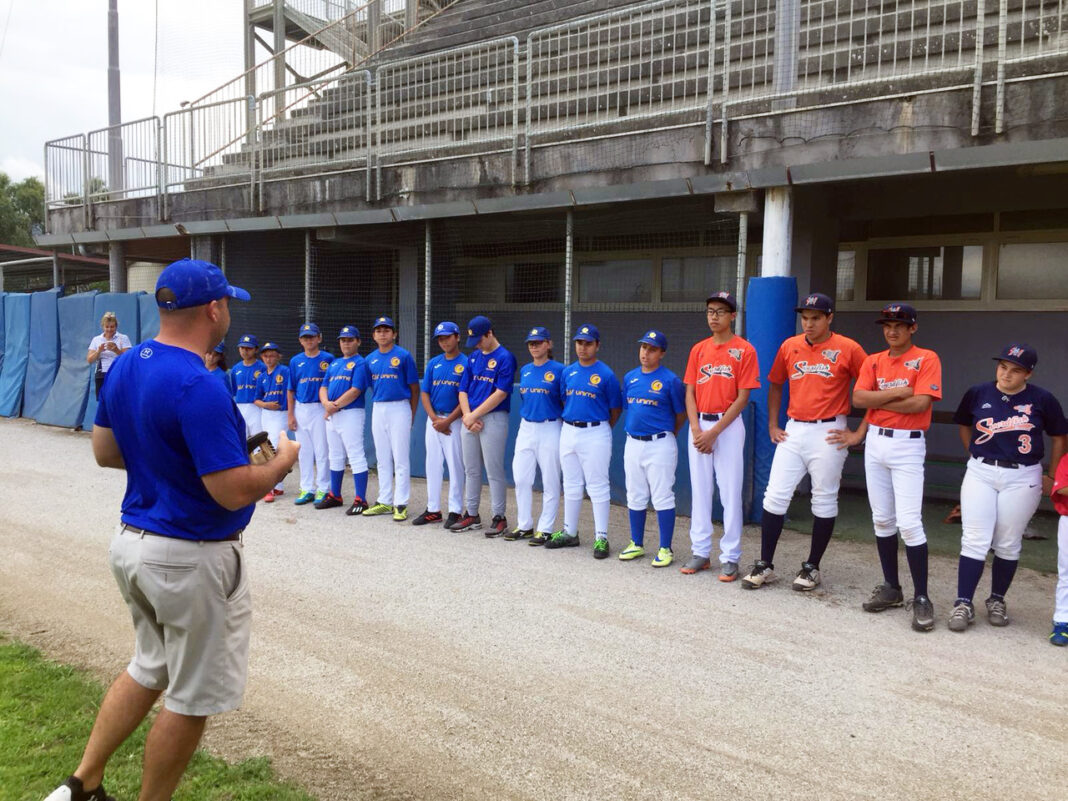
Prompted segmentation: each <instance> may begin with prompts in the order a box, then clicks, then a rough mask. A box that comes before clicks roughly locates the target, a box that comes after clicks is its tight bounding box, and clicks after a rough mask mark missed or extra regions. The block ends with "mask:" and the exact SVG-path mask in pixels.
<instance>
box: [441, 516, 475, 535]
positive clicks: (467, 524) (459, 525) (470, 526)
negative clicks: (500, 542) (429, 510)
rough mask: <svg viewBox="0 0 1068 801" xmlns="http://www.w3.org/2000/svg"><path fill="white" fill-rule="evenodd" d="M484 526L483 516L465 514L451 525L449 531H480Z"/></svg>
mask: <svg viewBox="0 0 1068 801" xmlns="http://www.w3.org/2000/svg"><path fill="white" fill-rule="evenodd" d="M480 528H482V518H481V517H479V516H478V515H468V514H465V515H464V516H463V517H461V518H460V519H459V520H457V521H456V522H455V523H453V524H452V525H451V526H449V531H457V532H459V531H478V530H479V529H480Z"/></svg>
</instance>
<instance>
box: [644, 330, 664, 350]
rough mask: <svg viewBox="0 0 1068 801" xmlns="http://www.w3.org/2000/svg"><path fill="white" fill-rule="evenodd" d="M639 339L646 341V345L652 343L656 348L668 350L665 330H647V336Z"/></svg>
mask: <svg viewBox="0 0 1068 801" xmlns="http://www.w3.org/2000/svg"><path fill="white" fill-rule="evenodd" d="M638 341H639V342H644V343H645V344H646V345H652V346H653V347H654V348H660V349H661V350H667V337H666V336H664V332H663V331H656V330H652V331H646V332H645V336H643V337H642V338H641V339H639V340H638Z"/></svg>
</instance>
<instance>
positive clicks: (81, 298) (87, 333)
mask: <svg viewBox="0 0 1068 801" xmlns="http://www.w3.org/2000/svg"><path fill="white" fill-rule="evenodd" d="M96 295H97V293H96V292H95V291H93V292H86V293H83V294H80V295H71V296H70V297H66V298H60V299H59V301H58V303H57V304H56V305H57V307H58V308H57V311H58V317H59V369H58V371H57V372H56V380H55V381H54V382H53V383H52V389H51V391H50V392H49V393H48V397H47V398H46V399H45V401H44V403H43V404H42V406H41V410H40V411H39V412H38V414H37V422H38V423H44V424H46V425H51V426H63V427H64V428H78V427H79V426H80V425H81V424H82V417H83V416H84V415H85V404H86V401H87V399H88V396H89V384H90V381H91V378H92V374H93V366H92V365H90V364H89V363H88V362H86V360H85V359H86V356H87V355H88V352H89V342H90V340H92V338H93V337H94V336H96V334H97V332H98V331H99V329H100V326H98V325H97V321H96V319H95V318H94V317H93V309H94V303H95V302H96Z"/></svg>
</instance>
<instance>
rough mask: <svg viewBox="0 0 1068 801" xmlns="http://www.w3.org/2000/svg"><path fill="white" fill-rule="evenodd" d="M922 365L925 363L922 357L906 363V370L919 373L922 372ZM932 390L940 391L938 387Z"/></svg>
mask: <svg viewBox="0 0 1068 801" xmlns="http://www.w3.org/2000/svg"><path fill="white" fill-rule="evenodd" d="M922 363H923V357H922V356H921V357H920V358H918V359H912V360H911V361H907V362H905V369H906V370H915V371H916V372H917V373H918V372H920V364H922ZM932 389H938V387H932Z"/></svg>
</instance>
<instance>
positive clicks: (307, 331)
mask: <svg viewBox="0 0 1068 801" xmlns="http://www.w3.org/2000/svg"><path fill="white" fill-rule="evenodd" d="M319 333H320V332H319V326H317V325H316V324H315V323H305V324H304V325H302V326H301V327H300V333H299V334H298V335H297V338H298V339H299V338H300V337H317V336H319Z"/></svg>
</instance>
